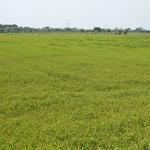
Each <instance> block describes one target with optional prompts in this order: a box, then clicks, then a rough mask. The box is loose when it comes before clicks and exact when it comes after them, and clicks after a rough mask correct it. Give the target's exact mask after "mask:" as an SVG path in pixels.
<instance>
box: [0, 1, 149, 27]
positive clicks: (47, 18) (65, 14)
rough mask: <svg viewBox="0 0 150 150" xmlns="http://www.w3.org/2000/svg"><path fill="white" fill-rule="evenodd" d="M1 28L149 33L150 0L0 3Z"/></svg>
mask: <svg viewBox="0 0 150 150" xmlns="http://www.w3.org/2000/svg"><path fill="white" fill-rule="evenodd" d="M0 24H17V25H19V26H30V27H44V26H49V27H58V28H59V27H63V28H64V27H67V26H69V27H77V28H86V29H90V28H93V27H95V26H99V27H103V28H115V27H120V28H127V27H131V28H136V27H143V28H146V29H150V0H0Z"/></svg>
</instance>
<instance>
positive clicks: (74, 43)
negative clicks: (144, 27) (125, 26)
mask: <svg viewBox="0 0 150 150" xmlns="http://www.w3.org/2000/svg"><path fill="white" fill-rule="evenodd" d="M76 149H77V150H149V149H150V35H148V34H129V35H120V36H119V35H111V34H92V33H50V34H43V33H41V34H40V33H39V34H38V33H35V34H34V33H33V34H0V150H76Z"/></svg>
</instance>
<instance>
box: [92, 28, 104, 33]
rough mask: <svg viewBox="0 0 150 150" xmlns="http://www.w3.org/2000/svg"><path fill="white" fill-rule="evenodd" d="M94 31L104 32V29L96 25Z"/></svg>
mask: <svg viewBox="0 0 150 150" xmlns="http://www.w3.org/2000/svg"><path fill="white" fill-rule="evenodd" d="M93 30H94V32H102V29H101V28H100V27H94V29H93Z"/></svg>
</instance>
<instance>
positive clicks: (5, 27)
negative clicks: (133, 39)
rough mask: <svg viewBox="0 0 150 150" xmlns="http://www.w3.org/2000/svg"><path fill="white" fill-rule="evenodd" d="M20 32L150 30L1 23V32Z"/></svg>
mask: <svg viewBox="0 0 150 150" xmlns="http://www.w3.org/2000/svg"><path fill="white" fill-rule="evenodd" d="M18 32H102V33H105V32H108V33H110V32H111V33H115V34H119V35H120V34H127V33H128V32H136V33H150V30H146V29H143V28H136V29H130V28H126V29H119V28H115V29H105V28H100V27H94V28H93V29H78V28H69V27H67V28H50V27H43V28H31V27H19V26H17V25H15V24H14V25H1V24H0V33H18Z"/></svg>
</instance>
